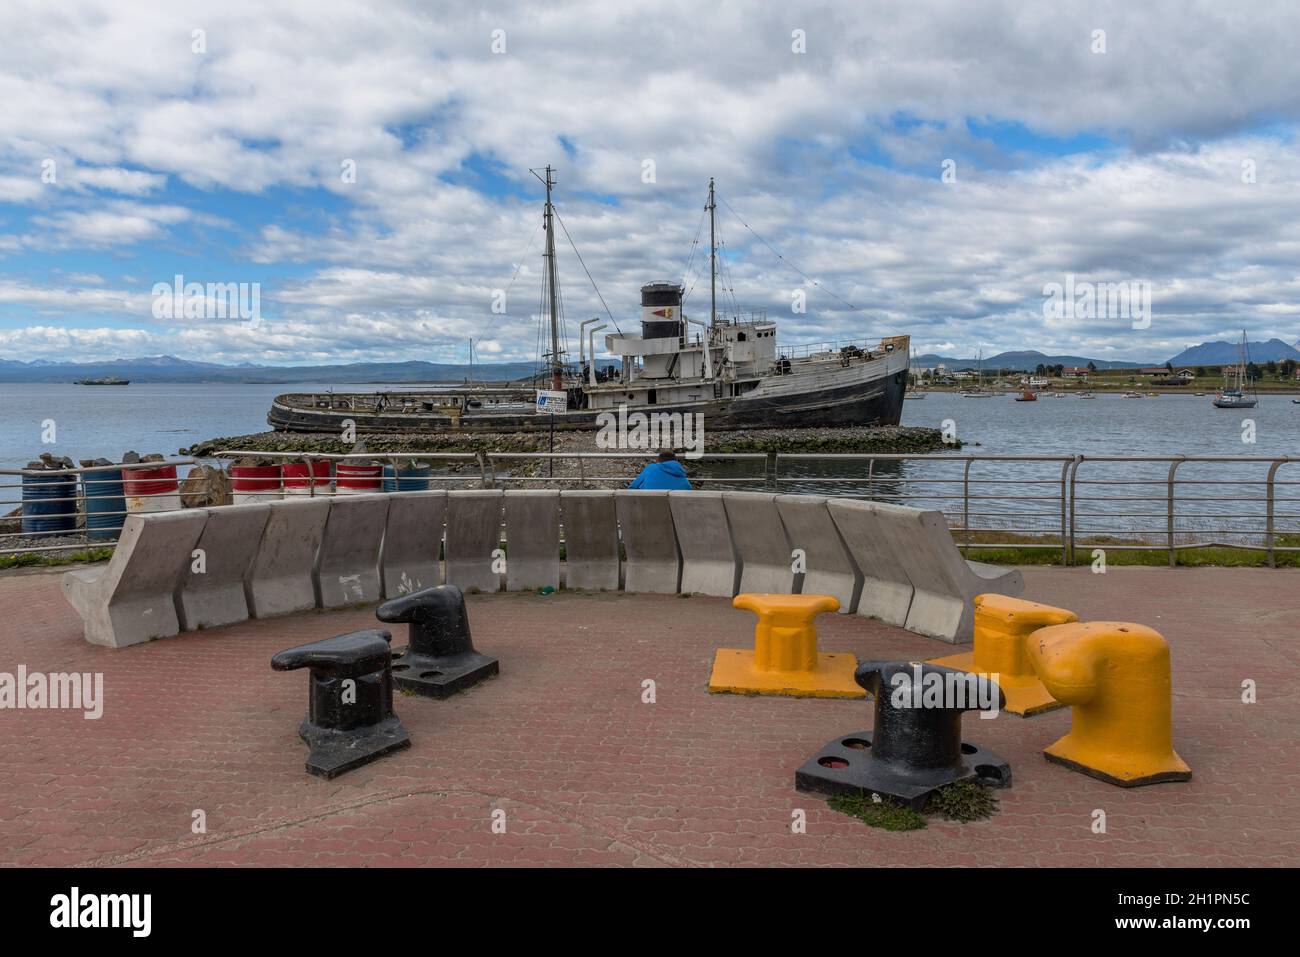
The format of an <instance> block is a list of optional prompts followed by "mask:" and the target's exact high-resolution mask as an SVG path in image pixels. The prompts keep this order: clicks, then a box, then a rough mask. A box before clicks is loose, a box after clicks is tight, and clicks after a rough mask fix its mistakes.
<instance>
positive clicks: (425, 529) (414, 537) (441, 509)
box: [379, 490, 447, 598]
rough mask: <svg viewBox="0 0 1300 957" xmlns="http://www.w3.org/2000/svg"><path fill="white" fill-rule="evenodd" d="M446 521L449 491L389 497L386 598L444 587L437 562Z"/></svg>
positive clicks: (383, 557) (383, 570)
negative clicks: (438, 586)
mask: <svg viewBox="0 0 1300 957" xmlns="http://www.w3.org/2000/svg"><path fill="white" fill-rule="evenodd" d="M446 521H447V493H446V491H441V490H440V491H431V492H403V493H402V494H400V495H392V496H389V499H388V520H387V525H386V526H385V528H384V546H383V549H382V551H381V552H380V554H379V583H380V585H381V587H382V589H383V593H384V597H385V598H396V597H398V596H399V595H409V594H410V593H411V592H415V591H420V590H421V589H423V588H432V587H434V586H435V585H440V584H442V574H441V571H440V569H439V565H438V559H439V553H440V552H441V550H442V527H443V525H444V524H446Z"/></svg>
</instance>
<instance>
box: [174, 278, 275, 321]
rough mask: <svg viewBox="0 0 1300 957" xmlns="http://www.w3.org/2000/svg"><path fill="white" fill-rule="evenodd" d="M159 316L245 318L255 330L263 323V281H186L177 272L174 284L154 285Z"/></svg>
mask: <svg viewBox="0 0 1300 957" xmlns="http://www.w3.org/2000/svg"><path fill="white" fill-rule="evenodd" d="M153 317H154V318H155V319H244V320H247V321H248V323H249V325H251V326H252V327H253V328H254V329H256V328H257V327H258V325H259V324H260V323H261V322H262V284H261V283H259V282H210V283H201V282H186V281H185V277H184V276H182V275H181V274H180V273H177V274H176V276H175V277H174V279H173V281H172V282H171V283H165V282H157V283H154V286H153Z"/></svg>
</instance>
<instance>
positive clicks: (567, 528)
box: [560, 491, 677, 591]
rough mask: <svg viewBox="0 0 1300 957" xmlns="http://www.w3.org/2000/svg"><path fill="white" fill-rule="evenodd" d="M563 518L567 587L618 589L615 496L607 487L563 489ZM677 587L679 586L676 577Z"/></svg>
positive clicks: (599, 589)
mask: <svg viewBox="0 0 1300 957" xmlns="http://www.w3.org/2000/svg"><path fill="white" fill-rule="evenodd" d="M560 520H561V521H562V522H563V523H564V567H565V587H566V588H589V589H592V590H596V591H618V513H617V511H616V509H615V507H614V496H613V495H611V494H610V493H609V492H607V491H572V492H570V491H564V492H561V493H560ZM669 521H670V522H671V518H670V519H669ZM673 548H674V550H675V549H676V545H675V544H674V546H673ZM673 577H674V579H675V578H676V575H675V574H674V576H673ZM673 590H674V591H676V590H677V586H676V582H675V581H674V584H673Z"/></svg>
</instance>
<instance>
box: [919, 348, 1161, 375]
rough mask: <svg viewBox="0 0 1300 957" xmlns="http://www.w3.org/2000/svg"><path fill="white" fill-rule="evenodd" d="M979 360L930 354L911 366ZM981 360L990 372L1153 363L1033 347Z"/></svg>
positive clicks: (962, 365)
mask: <svg viewBox="0 0 1300 957" xmlns="http://www.w3.org/2000/svg"><path fill="white" fill-rule="evenodd" d="M980 361H981V360H980V359H978V358H971V359H957V358H954V357H952V356H937V355H934V354H933V353H929V354H927V355H923V356H913V357H912V365H914V366H920V367H921V368H925V369H932V368H934V367H935V366H937V365H945V366H947V367H948V368H949V369H965V368H966V367H967V366H969V367H970V368H972V369H974V368H975V367H976V366H977V365H979V363H980ZM982 361H983V362H984V368H985V369H988V370H989V371H992V370H994V369H1029V370H1033V369H1034V368H1035V367H1037V366H1039V365H1045V366H1054V365H1063V366H1077V367H1079V368H1083V367H1085V366H1087V364H1088V363H1089V362H1091V363H1093V364H1094V365H1095V366H1096V367H1097V368H1098V369H1140V368H1142V367H1143V366H1148V365H1155V363H1152V362H1113V361H1111V360H1109V359H1089V358H1088V357H1087V356H1059V355H1058V356H1049V355H1046V354H1045V353H1042V352H1034V351H1032V350H1029V351H1025V352H999V353H998V354H997V355H995V356H985V357H984V359H983V360H982Z"/></svg>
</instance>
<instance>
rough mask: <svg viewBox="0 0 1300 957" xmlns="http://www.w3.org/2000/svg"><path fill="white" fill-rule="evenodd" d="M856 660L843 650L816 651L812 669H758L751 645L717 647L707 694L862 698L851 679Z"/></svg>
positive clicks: (860, 690) (859, 689) (859, 688)
mask: <svg viewBox="0 0 1300 957" xmlns="http://www.w3.org/2000/svg"><path fill="white" fill-rule="evenodd" d="M857 666H858V660H857V658H855V657H854V656H853V655H851V654H848V653H847V652H839V653H828V652H822V653H818V655H817V668H816V670H814V671H759V670H758V669H757V668H755V667H754V651H753V649H752V648H719V649H718V653H717V655H716V656H714V659H713V673H712V674H711V675H710V676H709V692H710V694H770V695H785V696H786V697H790V698H865V697H866V696H867V693H866V692H865V691H864V690H863V689H862V686H861V685H859V684H858V683H857V682H856V681H854V680H853V671H854V669H856V668H857Z"/></svg>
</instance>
